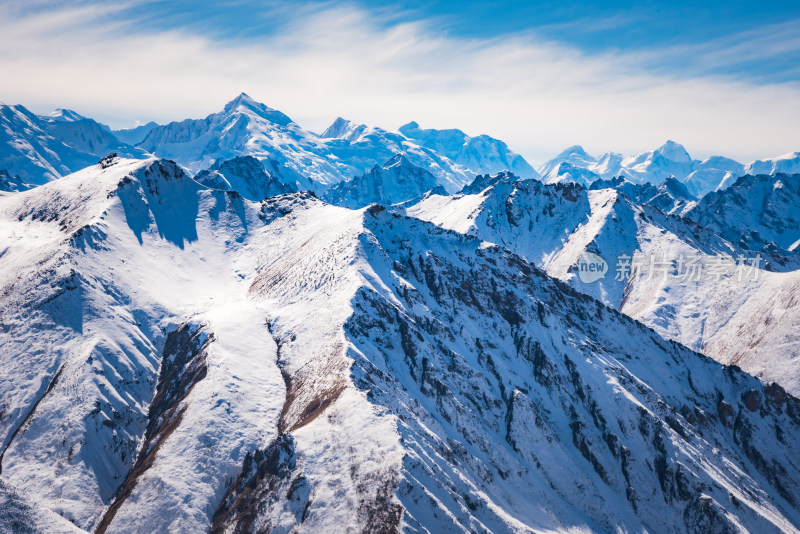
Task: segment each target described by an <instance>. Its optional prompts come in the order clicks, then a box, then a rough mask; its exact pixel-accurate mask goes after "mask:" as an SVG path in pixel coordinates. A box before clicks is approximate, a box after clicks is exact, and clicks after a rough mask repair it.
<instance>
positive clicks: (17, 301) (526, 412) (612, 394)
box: [0, 158, 800, 533]
mask: <svg viewBox="0 0 800 534" xmlns="http://www.w3.org/2000/svg"><path fill="white" fill-rule="evenodd" d="M576 187H577V186H569V185H565V186H562V185H557V186H552V188H553V189H554V190H555V191H557V192H558V193H559V194H560V195H562V197H566V196H575V195H576V194H577V193H576V192H577V191H580V190H581V189H580V188H576ZM576 198H577V197H576ZM564 201H565V202H567V201H569V200H568V199H566V198H564ZM577 201H578V200H576V202H577ZM554 209H555V207H554ZM0 221H1V224H0V240H1V241H2V243H0V246H2V248H3V250H4V252H3V254H2V255H1V256H0V280H2V285H3V288H2V291H0V300H2V305H0V314H2V315H0V320H2V324H3V328H2V329H0V346H2V347H3V350H2V351H0V365H2V369H3V373H2V374H0V402H2V408H0V413H1V414H2V415H0V467H1V473H0V481H1V482H2V484H0V503H3V506H2V507H0V518H8V517H11V518H12V519H14V520H15V521H18V520H20V518H22V519H21V520H22V521H23V526H25V527H30V528H35V527H36V526H37V525H42V524H45V522H46V521H47V514H48V513H49V512H47V510H49V511H52V512H54V513H55V514H58V515H60V516H63V517H64V518H66V519H68V520H70V521H71V522H73V523H74V524H75V525H76V526H77V527H79V528H81V529H84V530H86V531H96V532H101V533H102V532H116V531H120V530H126V531H137V532H144V531H147V532H153V531H191V532H206V531H210V530H213V531H215V532H226V531H228V532H234V531H235V532H264V531H290V530H291V531H294V532H338V531H366V532H399V531H411V532H468V531H490V532H533V531H567V530H570V531H576V532H579V531H580V532H583V531H612V530H616V529H623V530H625V531H645V530H646V531H670V532H697V531H702V532H718V531H735V530H737V529H739V530H742V529H744V530H748V531H751V532H766V531H793V530H797V529H798V528H800V511H798V510H799V508H798V505H799V504H800V483H799V482H798V480H800V470H799V469H798V466H797V465H796V462H795V461H794V457H795V444H796V443H797V441H798V439H800V401H798V400H797V399H795V398H794V397H792V396H790V395H788V394H786V393H785V392H784V391H783V390H782V389H781V388H780V386H777V385H774V384H773V385H769V386H765V385H764V384H762V383H761V382H759V381H758V380H756V379H754V378H752V377H750V376H748V375H746V374H744V373H743V372H741V371H739V370H738V369H736V368H734V367H729V368H725V367H723V366H721V365H719V364H718V363H716V362H714V361H712V360H711V359H708V358H705V357H703V356H701V355H699V354H696V353H694V352H692V351H690V350H688V349H686V348H684V347H682V346H680V345H678V344H676V343H670V342H667V341H664V340H663V339H662V338H660V337H659V336H658V335H657V334H656V333H654V332H653V331H652V330H649V329H648V328H646V327H643V326H642V325H641V324H639V323H637V322H635V321H633V320H631V319H629V318H627V317H625V316H624V315H622V314H619V313H617V312H615V311H614V310H612V309H609V308H607V307H605V306H603V305H602V304H601V303H599V302H597V301H596V300H593V299H591V298H589V297H586V296H584V295H582V294H580V293H577V292H575V291H573V290H572V289H571V288H570V287H569V286H567V285H565V284H563V283H561V282H558V281H556V280H553V279H552V278H550V277H548V276H547V275H546V274H544V273H543V272H541V271H539V270H538V269H536V268H535V267H533V266H532V265H531V264H529V263H527V262H526V261H524V260H522V259H521V258H519V257H518V256H515V255H513V254H511V253H509V252H508V251H507V250H505V249H503V248H501V247H498V246H495V245H491V244H488V243H485V242H482V241H480V240H479V239H476V238H474V237H469V236H464V235H460V234H457V233H454V232H450V231H447V230H443V229H440V228H438V227H435V226H433V225H431V224H429V223H425V222H422V221H418V220H414V219H410V218H406V217H403V216H400V215H396V214H393V213H390V212H388V211H387V210H384V209H382V208H380V207H378V206H374V207H372V208H369V209H364V210H359V211H352V210H348V209H345V208H339V207H334V206H330V205H327V204H325V203H323V202H322V201H320V200H318V199H316V198H314V196H313V195H311V194H309V193H297V194H293V195H288V196H280V197H275V198H271V199H268V200H267V201H264V202H261V203H253V202H250V201H248V200H246V199H244V198H242V197H241V195H237V194H235V193H232V192H226V191H220V190H213V189H207V188H205V187H203V186H201V185H200V184H198V183H197V182H195V181H193V180H192V179H190V178H189V177H188V176H186V175H185V174H184V173H183V172H182V171H181V169H180V168H179V167H178V166H176V165H175V164H172V163H170V162H166V161H162V160H152V159H151V160H146V161H133V160H122V159H116V158H109V159H105V160H104V161H103V162H102V163H101V164H99V165H97V166H95V167H91V168H88V169H86V170H84V171H81V172H79V173H76V174H74V175H72V176H68V177H66V178H64V179H61V180H58V181H56V182H53V183H50V184H47V185H45V186H42V187H40V188H38V189H37V190H35V191H30V192H22V193H16V194H13V195H11V196H7V197H3V198H0ZM31 503H35V509H36V510H37V511H35V512H28V510H33V507H32V505H31ZM51 525H52V526H51V527H49V528H52V529H54V530H55V529H58V528H59V527H58V525H56V524H55V523H51ZM61 530H66V528H62V529H61Z"/></svg>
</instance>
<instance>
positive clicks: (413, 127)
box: [398, 121, 419, 133]
mask: <svg viewBox="0 0 800 534" xmlns="http://www.w3.org/2000/svg"><path fill="white" fill-rule="evenodd" d="M398 130H399V131H400V133H405V132H411V131H414V130H419V124H417V121H411V122H409V123H408V124H404V125H402V126H401V127H400V128H398Z"/></svg>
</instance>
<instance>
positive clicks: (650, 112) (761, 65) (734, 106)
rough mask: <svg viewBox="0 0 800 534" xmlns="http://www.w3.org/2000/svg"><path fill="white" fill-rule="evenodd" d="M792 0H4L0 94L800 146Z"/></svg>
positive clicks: (524, 147)
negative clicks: (391, 0) (239, 105)
mask: <svg viewBox="0 0 800 534" xmlns="http://www.w3.org/2000/svg"><path fill="white" fill-rule="evenodd" d="M798 4H800V3H798V2H769V1H765V2H742V1H728V2H719V1H712V2H704V3H702V5H700V3H696V2H691V3H690V2H675V1H673V2H669V3H666V2H599V1H589V2H573V3H564V2H518V1H512V2H496V3H488V2H472V1H460V2H453V1H433V2H423V1H418V0H413V1H408V2H404V3H402V4H394V5H387V4H386V3H385V2H367V1H362V2H339V1H324V2H321V1H315V0H310V1H306V2H292V3H287V2H275V1H261V2H254V1H250V0H229V1H223V2H189V1H185V0H178V1H175V0H173V1H161V0H157V1H149V0H129V1H127V2H124V3H116V4H115V5H113V6H108V5H104V4H103V3H100V2H94V1H91V0H87V1H83V2H64V1H61V2H58V1H56V2H53V1H45V0H27V1H23V0H7V1H6V2H3V3H2V5H0V69H2V72H4V73H7V74H8V76H4V78H5V79H4V80H3V81H0V100H2V101H4V102H7V103H22V104H25V105H27V106H28V107H30V108H32V109H33V110H34V111H38V112H44V111H46V110H47V109H49V108H52V107H57V106H58V107H71V108H75V109H77V110H78V111H79V112H81V113H83V114H86V115H90V116H93V117H96V118H98V119H99V120H103V121H105V122H108V123H111V124H112V126H117V127H119V126H126V125H132V124H134V123H135V122H137V121H138V122H145V121H148V120H151V119H152V120H157V121H159V122H164V121H168V120H176V119H181V118H185V117H190V116H191V117H201V116H204V115H206V114H208V113H211V112H213V111H216V110H218V109H220V108H221V107H222V105H223V104H224V102H225V101H227V100H229V99H230V98H233V96H234V95H235V94H237V93H238V92H241V91H246V92H247V93H248V94H251V95H252V96H254V97H255V98H257V99H259V100H262V101H264V102H265V103H267V104H268V105H270V106H273V107H276V108H278V109H281V110H282V111H284V112H286V113H287V114H289V115H290V116H291V117H292V118H294V119H295V120H296V121H297V122H299V123H300V124H302V125H303V126H306V127H308V128H309V129H312V130H321V129H323V128H324V127H325V126H326V125H327V123H329V122H331V121H332V120H333V119H334V118H336V116H338V115H342V116H345V117H348V118H351V119H354V120H357V121H359V122H366V123H369V124H375V125H379V126H383V127H386V128H396V127H398V126H399V125H401V124H403V123H404V122H407V121H409V120H412V119H413V120H417V121H418V122H420V124H422V125H423V126H430V127H459V128H462V129H464V130H465V131H467V132H468V133H473V134H477V133H489V134H490V135H494V136H496V137H500V138H502V139H504V140H506V141H507V142H509V144H510V145H511V146H512V148H515V149H516V150H517V151H519V152H521V153H522V154H523V155H525V156H526V157H528V158H529V159H531V160H533V161H534V162H539V161H542V160H543V159H546V158H547V157H549V156H552V155H553V154H555V153H557V152H558V151H560V149H561V148H563V147H565V146H567V145H571V144H575V143H580V144H583V145H584V146H585V147H586V148H587V149H588V150H589V151H590V152H595V153H599V152H603V151H606V150H615V151H619V152H623V153H633V152H637V151H642V150H646V149H649V148H653V147H654V146H657V145H658V144H660V143H661V142H663V141H664V140H666V139H668V138H671V139H675V140H677V141H679V142H682V143H684V144H685V145H686V146H687V148H688V149H689V151H690V152H691V153H692V154H693V155H695V156H697V157H702V156H706V155H710V154H712V153H722V154H725V155H730V156H733V157H737V158H739V159H743V160H747V159H753V158H756V157H767V156H773V155H777V154H779V153H784V152H788V151H791V150H800V135H799V134H798V129H797V128H796V124H798V123H800V7H798Z"/></svg>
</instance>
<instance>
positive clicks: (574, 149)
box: [555, 145, 593, 159]
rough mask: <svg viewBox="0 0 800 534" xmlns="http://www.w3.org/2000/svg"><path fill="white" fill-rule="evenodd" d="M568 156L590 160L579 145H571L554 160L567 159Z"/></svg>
mask: <svg viewBox="0 0 800 534" xmlns="http://www.w3.org/2000/svg"><path fill="white" fill-rule="evenodd" d="M569 156H581V157H583V158H587V159H589V158H592V157H591V156H590V155H589V154H587V153H586V151H585V150H584V149H583V147H582V146H581V145H572V146H571V147H569V148H567V149H564V150H563V151H562V152H561V153H560V154H559V155H558V156H556V158H555V159H559V158H565V159H566V158H568V157H569ZM592 159H593V158H592Z"/></svg>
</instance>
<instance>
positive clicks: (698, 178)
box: [540, 140, 800, 198]
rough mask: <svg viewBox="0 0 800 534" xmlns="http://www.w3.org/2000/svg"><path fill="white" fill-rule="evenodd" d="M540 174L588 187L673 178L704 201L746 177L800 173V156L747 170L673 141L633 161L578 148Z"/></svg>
mask: <svg viewBox="0 0 800 534" xmlns="http://www.w3.org/2000/svg"><path fill="white" fill-rule="evenodd" d="M540 172H541V173H542V176H543V178H542V179H543V180H544V181H545V182H547V183H557V182H563V181H575V182H579V183H583V184H587V183H589V182H591V180H592V178H593V177H594V178H602V179H605V180H608V179H611V178H613V177H616V176H624V177H625V178H626V179H627V180H629V181H631V182H634V183H640V184H641V183H652V184H660V183H662V182H663V181H664V180H666V179H667V178H670V177H672V178H675V179H677V180H679V181H681V182H683V183H684V185H686V187H687V189H688V191H689V193H690V194H691V195H692V196H696V197H698V198H700V197H702V196H703V195H705V194H707V193H709V192H711V191H718V190H721V189H724V188H726V187H728V186H729V185H731V184H732V183H733V182H734V181H735V180H736V178H738V177H739V176H743V175H744V174H746V173H750V174H775V173H778V172H784V173H796V172H800V152H796V153H792V154H786V155H784V156H780V157H777V158H773V159H768V160H760V161H756V162H753V163H751V164H750V165H748V166H745V165H742V164H741V163H739V162H738V161H735V160H733V159H730V158H726V157H723V156H711V157H709V158H707V159H705V160H703V161H700V160H693V159H692V158H691V156H690V155H689V153H688V152H687V150H686V148H685V147H684V146H683V145H681V144H680V143H677V142H675V141H672V140H669V141H667V142H666V143H664V144H663V145H661V146H660V147H658V148H656V149H654V150H649V151H647V152H643V153H641V154H638V155H636V156H630V157H623V156H622V155H620V154H617V153H614V152H607V153H605V154H603V155H602V156H600V157H599V158H594V157H592V156H591V155H589V154H587V153H586V151H585V150H583V148H582V147H580V146H579V145H576V146H572V147H569V148H567V149H566V150H564V151H563V152H561V153H560V154H559V155H558V156H556V157H555V158H553V159H552V160H550V161H548V162H547V163H545V164H544V165H543V166H542V167H541V168H540Z"/></svg>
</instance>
